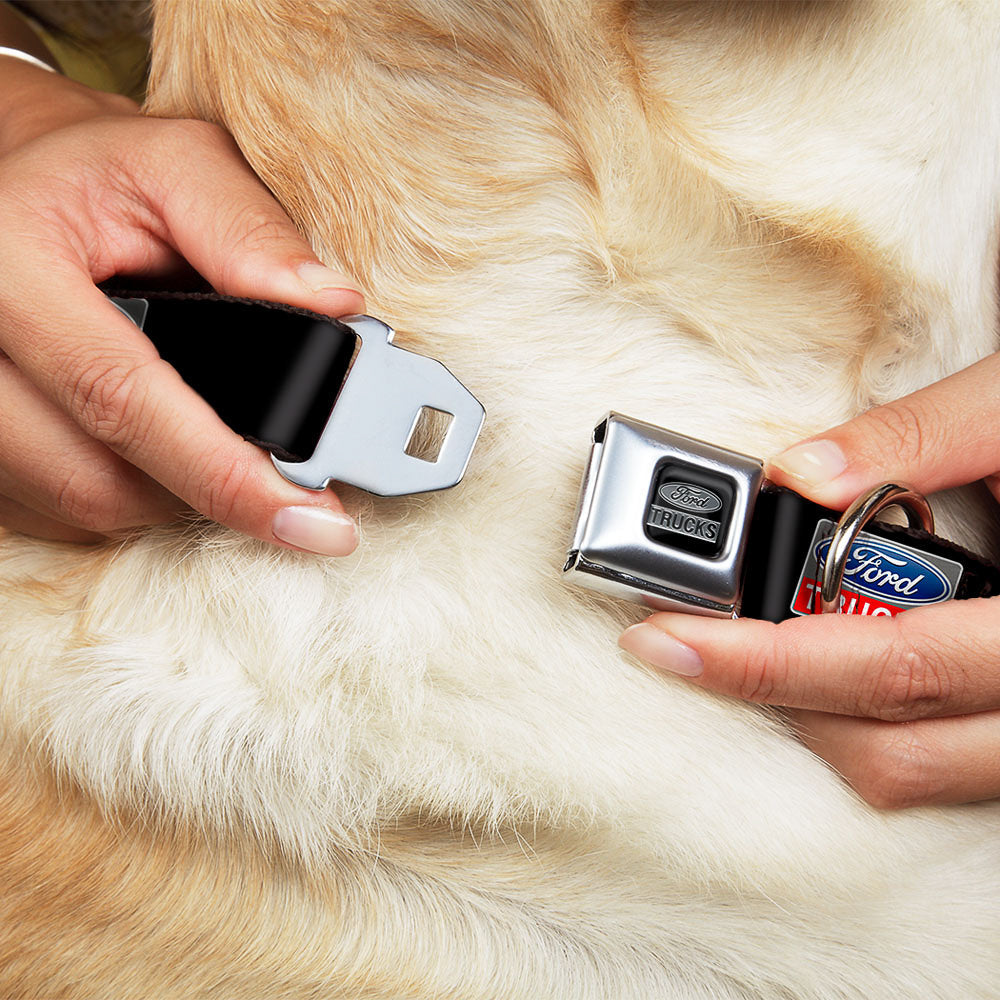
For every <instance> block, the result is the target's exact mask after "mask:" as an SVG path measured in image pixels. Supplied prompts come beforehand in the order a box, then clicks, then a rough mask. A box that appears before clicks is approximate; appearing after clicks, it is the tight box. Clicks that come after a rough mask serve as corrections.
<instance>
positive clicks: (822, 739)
mask: <svg viewBox="0 0 1000 1000" xmlns="http://www.w3.org/2000/svg"><path fill="white" fill-rule="evenodd" d="M766 471H767V474H768V477H769V478H770V479H772V480H773V481H775V482H777V483H779V484H780V485H784V486H788V487H790V488H792V489H794V490H796V491H797V492H799V493H801V494H803V495H805V496H807V497H809V499H811V500H815V501H816V502H818V503H821V504H823V505H825V506H827V507H832V508H835V509H838V510H842V509H844V508H845V507H846V506H847V505H848V504H849V503H850V502H851V501H852V500H854V498H855V497H857V496H859V495H860V494H861V493H863V492H865V491H866V490H868V489H869V488H870V487H872V486H874V485H876V484H878V483H879V482H882V481H885V480H891V481H895V482H903V483H906V484H908V485H911V486H914V487H915V488H916V489H918V490H919V491H921V492H923V493H931V492H933V491H935V490H940V489H945V488H947V487H950V486H956V485H959V484H962V483H968V482H971V481H973V480H976V479H980V478H984V477H985V478H986V482H987V485H988V486H989V488H990V490H991V491H992V493H993V496H994V497H995V498H996V499H998V500H1000V476H998V475H997V473H998V471H1000V354H995V355H992V356H991V357H989V358H986V359H985V360H983V361H981V362H979V363H978V364H975V365H973V366H972V367H970V368H967V369H965V370H964V371H961V372H958V373H957V374H955V375H952V376H950V377H949V378H946V379H944V380H943V381H941V382H937V383H935V384H934V385H932V386H929V387H928V388H926V389H923V390H921V391H919V392H916V393H913V394H912V395H910V396H907V397H905V398H904V399H901V400H899V401H897V402H894V403H890V404H888V405H886V406H880V407H878V408H876V409H874V410H871V411H869V412H868V413H865V414H863V415H862V416H860V417H858V418H857V419H855V420H852V421H849V422H848V423H846V424H842V425H841V426H839V427H836V428H834V429H833V430H831V431H828V432H827V433H825V434H822V435H818V436H817V437H816V438H812V439H810V440H808V441H806V442H803V443H802V444H799V445H796V446H794V447H792V448H790V449H788V450H787V451H785V452H783V453H782V454H781V455H779V456H778V457H777V458H775V459H774V460H773V461H772V462H771V463H770V465H769V466H768V468H767V470H766ZM619 641H620V644H621V645H622V647H623V648H625V649H626V650H628V651H629V652H632V653H634V654H635V655H637V656H639V657H641V658H642V659H644V660H646V661H648V662H649V663H651V664H653V665H654V666H657V667H660V668H662V669H665V670H670V671H673V672H675V673H678V674H680V675H683V676H686V677H688V678H689V679H690V680H691V681H692V682H693V683H695V684H698V685H700V686H702V687H706V688H710V689H712V690H714V691H719V692H722V693H724V694H729V695H733V696H735V697H737V698H744V699H746V700H748V701H753V702H760V703H764V704H768V705H779V706H785V707H787V708H788V709H789V712H788V716H789V717H790V719H791V720H792V722H793V724H794V725H795V727H796V729H797V731H798V732H799V734H800V735H801V737H802V739H803V740H804V741H805V743H806V744H807V745H808V746H809V747H810V748H811V749H812V750H813V751H814V752H815V753H817V754H818V755H819V756H820V757H823V758H824V759H825V760H827V761H828V762H829V763H830V764H832V765H833V766H834V767H835V768H836V769H837V770H838V771H839V772H840V773H841V774H842V775H843V776H844V777H845V778H846V779H847V780H848V781H849V782H850V783H851V784H852V785H853V786H854V787H855V788H856V789H857V791H858V792H859V793H860V794H861V795H862V796H863V797H864V798H865V799H867V800H868V801H869V802H870V803H872V804H873V805H876V806H880V807H883V808H898V807H903V806H909V805H917V804H931V803H955V802H970V801H974V800H978V799H987V798H994V797H996V796H1000V598H991V599H989V600H983V599H979V600H965V601H951V602H947V603H944V604H936V605H931V606H929V607H924V608H915V609H912V610H909V611H905V612H903V613H901V614H899V615H897V616H896V617H894V618H887V617H861V616H855V615H843V616H841V615H817V616H808V617H803V618H795V619H792V620H789V621H785V622H781V623H780V624H777V625H774V624H771V623H770V622H761V621H753V620H750V619H741V620H738V621H723V620H716V619H709V618H699V617H696V616H693V615H681V614H663V613H661V614H654V615H653V616H652V617H650V618H649V619H648V620H647V621H646V622H643V623H641V624H639V625H634V626H632V628H630V629H627V630H626V631H625V633H624V634H623V635H622V637H621V639H620V640H619Z"/></svg>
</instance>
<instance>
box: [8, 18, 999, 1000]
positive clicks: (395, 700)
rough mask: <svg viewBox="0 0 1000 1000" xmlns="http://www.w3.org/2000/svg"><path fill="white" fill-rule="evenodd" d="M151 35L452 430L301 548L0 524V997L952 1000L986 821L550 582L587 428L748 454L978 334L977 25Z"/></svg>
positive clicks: (867, 21) (161, 72) (968, 346)
mask: <svg viewBox="0 0 1000 1000" xmlns="http://www.w3.org/2000/svg"><path fill="white" fill-rule="evenodd" d="M156 13H157V22H156V38H155V53H154V55H155V59H154V72H153V80H152V91H151V97H150V105H149V106H150V110H151V111H152V112H153V113H155V114H159V115H169V116H192V117H199V118H204V119H208V120H210V121H215V122H219V123H221V124H223V125H224V126H225V127H226V128H227V129H229V130H230V131H231V132H232V133H233V135H234V136H235V137H236V139H237V140H238V142H239V143H240V145H241V147H242V148H243V150H244V152H245V153H246V155H247V157H248V159H249V161H250V163H251V164H252V165H253V166H254V168H255V169H256V170H257V171H258V172H259V174H260V175H261V177H263V179H264V180H265V181H266V182H267V183H268V185H269V186H270V187H271V188H272V190H274V192H275V193H276V195H277V197H278V198H279V200H280V201H281V202H282V204H283V205H284V206H285V207H286V209H287V210H288V211H289V212H290V214H291V215H292V216H293V218H294V219H295V220H296V221H297V222H298V223H299V224H300V225H301V227H302V228H303V230H304V231H305V232H306V233H307V234H308V235H309V236H310V238H311V239H312V241H313V243H314V245H315V247H316V248H317V250H318V252H319V253H320V255H321V256H322V257H323V258H324V259H325V260H326V261H327V262H329V263H331V264H333V265H336V266H338V267H341V268H344V269H346V270H347V271H348V272H349V273H353V274H354V275H356V276H357V278H358V279H359V281H360V283H361V285H362V287H364V288H365V289H366V290H367V292H368V303H369V310H370V311H371V312H372V313H373V314H375V315H378V316H381V317H383V318H384V319H386V320H387V321H388V322H391V323H392V324H393V325H394V326H395V327H396V328H397V329H398V331H399V334H398V339H397V342H398V343H400V344H401V345H403V346H412V347H413V348H415V349H417V350H420V351H424V352H427V353H431V354H433V355H435V356H437V357H440V358H441V359H443V360H444V361H445V363H446V364H447V365H448V366H449V367H450V368H451V369H452V370H453V371H454V372H456V374H458V375H459V377H460V378H461V379H462V380H463V381H464V382H465V383H466V384H467V385H468V386H469V387H470V388H471V389H472V391H473V392H474V393H475V394H476V395H477V396H478V397H479V398H480V399H481V400H482V401H483V402H484V404H485V406H486V409H487V413H488V416H487V423H486V426H485V429H484V433H483V437H482V439H481V443H480V445H479V448H478V450H477V452H476V454H475V456H474V459H473V462H472V465H471V468H470V470H469V474H468V476H467V479H466V481H465V482H464V483H463V484H462V485H461V486H459V487H458V488H456V489H454V490H452V491H450V492H448V493H444V494H436V495H428V496H419V497H411V498H405V499H400V500H379V499H373V498H371V497H368V496H365V495H362V494H359V493H356V492H352V491H350V490H345V491H344V493H343V496H344V498H345V503H346V505H347V507H348V509H349V510H351V511H352V512H353V513H356V514H357V515H358V516H359V517H360V521H361V525H362V534H363V538H362V542H361V545H360V548H359V550H358V552H357V553H356V554H355V555H354V556H352V557H350V558H347V559H323V558H319V557H316V558H313V557H310V556H307V555H299V554H295V553H291V552H288V551H280V550H277V549H272V548H268V547H267V546H265V545H262V544H258V543H256V542H254V541H250V540H247V539H245V538H242V537H237V536H236V535H234V534H231V533H229V532H226V531H223V530H221V529H217V528H215V527H213V526H210V525H204V524H202V525H196V526H194V527H192V526H190V525H189V526H186V527H185V526H178V527H176V528H172V529H159V530H152V531H149V532H147V533H145V534H142V535H140V536H139V537H136V538H133V539H130V540H128V541H127V542H125V543H124V544H111V545H108V546H106V547H103V548H99V549H93V548H81V547H73V546H69V545H57V544H50V543H42V542H38V541H33V540H30V539H27V538H21V537H15V536H8V537H6V538H4V540H3V542H2V544H0V616H2V622H3V632H2V638H0V713H2V716H0V719H2V748H3V761H2V766H3V772H2V782H0V886H2V887H3V888H2V892H0V995H2V996H3V997H4V998H11V1000H13V998H22V997H23V998H28V997H31V998H42V997H44V998H54V997H65V998H79V1000H82V998H86V1000H124V998H131V997H136V998H140V997H142V998H157V1000H166V998H175V997H176V998H182V997H183V998H194V997H199V998H200V997H212V998H226V1000H249V998H254V1000H263V998H279V997H280V998H320V997H323V998H421V1000H429V998H446V997H447V998H456V1000H459V998H460V1000H480V998H484V1000H485V998H497V1000H500V998H503V1000H515V998H524V1000H547V998H558V1000H609V998H622V1000H625V998H635V1000H654V998H657V1000H659V998H662V1000H668V998H669V1000H695V998H705V1000H730V998H731V1000H736V998H740V1000H748V998H758V1000H764V998H766V1000H779V998H780V1000H788V998H793V997H794V998H798V1000H821V998H822V1000H832V998H866V1000H872V998H875V1000H881V998H885V1000H890V998H891V1000H896V998H900V997H907V998H915V1000H916V998H918V1000H931V998H949V1000H969V998H976V997H979V998H986V997H997V996H1000V804H997V803H990V804H979V805H974V806H968V807H963V808H951V809H913V810H909V811H901V812H880V811H877V810H875V809H873V808H871V807H869V806H867V805H866V804H864V802H863V801H862V800H861V799H860V797H859V796H858V795H857V794H855V793H854V792H853V791H852V790H850V789H849V788H848V787H847V786H846V784H845V783H844V782H843V781H841V779H840V778H839V777H838V776H837V775H836V774H834V773H832V772H831V771H830V770H829V769H828V768H827V767H826V766H825V765H824V764H823V763H822V762H821V761H819V760H818V759H817V758H815V757H814V756H813V755H812V754H811V753H809V752H808V751H807V750H806V749H805V748H804V747H803V746H802V745H800V744H799V743H798V742H797V741H796V739H795V738H794V737H793V736H792V735H791V734H790V733H789V731H788V730H787V729H786V727H785V726H784V725H783V723H782V722H781V719H780V717H778V716H777V715H774V714H772V713H769V712H768V711H766V710H761V709H760V708H757V707H754V706H750V705H747V704H743V703H741V702H735V701H732V700H728V699H724V698H721V697H716V696H713V695H711V694H709V693H706V692H705V691H702V690H697V689H694V688H692V687H690V686H687V685H685V684H684V683H683V682H682V681H676V680H673V679H670V678H666V677H663V676H660V675H658V674H654V673H653V672H651V671H650V670H648V669H645V668H644V667H643V666H642V665H641V664H639V663H637V662H635V661H634V660H632V659H631V658H629V657H628V656H626V655H625V654H624V653H622V652H620V651H619V650H618V649H617V648H616V645H615V639H616V637H617V635H618V632H619V630H620V629H621V628H622V627H623V626H624V625H626V624H628V623H630V622H632V621H635V620H638V618H639V617H640V616H641V610H639V609H637V608H636V607H634V606H628V605H624V604H619V603H616V602H614V601H611V600H606V599H602V598H599V597H597V596H595V595H593V594H590V593H588V592H584V591H580V590H573V589H570V588H568V587H566V586H565V585H564V584H563V583H562V581H561V579H560V566H561V563H562V559H563V556H564V553H565V549H566V545H567V541H568V535H569V531H570V524H571V518H572V514H573V509H574V504H575V500H576V493H577V487H578V483H579V478H580V474H581V470H582V467H583V462H584V460H585V458H586V454H587V450H588V444H589V435H590V430H591V428H592V427H593V425H594V423H595V422H596V421H597V420H598V419H599V418H600V417H601V416H602V414H603V413H604V412H605V411H606V410H608V409H616V410H619V411H621V412H624V413H627V414H630V415H633V416H635V417H638V418H641V419H644V420H648V421H651V422H654V423H659V424H662V425H665V426H668V427H670V428H673V429H675V430H677V431H681V432H684V433H690V434H693V435H695V436H700V437H703V438H706V439H708V440H711V441H713V442H716V443H719V444H723V445H726V446H730V447H735V448H737V449H739V450H742V451H746V452H749V453H751V454H757V455H764V454H769V453H773V452H774V451H775V450H776V449H777V448H779V447H780V446H783V445H785V444H787V443H790V442H792V441H793V440H795V439H797V438H799V437H800V436H803V435H805V434H807V433H811V432H814V431H817V430H820V429H822V428H824V427H826V426H829V425H832V424H835V423H837V422H839V421H841V420H844V419H846V418H848V417H850V416H851V415H853V414H855V413H858V412H859V411H860V410H862V409H864V408H866V407H868V406H870V405H871V404H873V403H877V402H880V401H885V400H889V399H893V398H896V397H899V396H901V395H903V394H905V393H906V392H908V391H910V390H912V389H914V388H916V387H918V386H921V385H924V384H926V383H928V382H930V381H933V380H935V379H937V378H939V377H941V376H943V375H944V374H946V373H948V372H951V371H953V370H955V369H957V368H960V367H962V366H964V365H966V364H968V363H970V362H972V361H974V360H975V359H977V358H980V357H982V356H983V355H985V354H987V353H989V352H990V351H993V350H995V349H996V348H997V346H998V344H997V232H998V230H997V208H998V204H1000V114H998V112H997V107H998V100H1000V59H998V58H997V53H998V52H1000V9H998V8H997V7H996V6H994V5H991V4H975V3H958V2H956V3H945V2H934V0H927V2H923V3H909V2H885V3H867V2H858V3H850V4H820V3H787V4H774V5H772V4H766V3H759V4H748V5H745V6H743V5H730V4H721V3H720V4H706V5H697V4H695V5H689V4H683V5H678V6H668V5H665V4H659V3H621V4H619V3H613V2H610V0H608V2H588V0H548V2H539V3H531V4H529V3H527V2H509V3H501V2H492V3H481V2H474V0H400V2H395V0H393V2H391V3H385V4H381V5H379V4H372V3H346V2H332V3H305V2H303V0H267V2H266V3H260V2H259V0H217V2H214V3H211V4H206V3H195V2H192V0H160V2H159V3H158V4H157V8H156ZM891 446H892V442H891V441H887V447H891ZM937 509H938V512H939V519H940V520H941V521H942V522H943V526H944V528H945V531H946V533H948V534H950V535H951V536H952V537H954V538H956V539H957V540H960V541H963V542H965V543H967V544H970V545H972V546H973V547H977V548H979V549H981V550H982V549H983V548H984V546H988V545H994V543H995V541H996V540H995V539H994V538H991V536H990V521H989V515H988V514H987V513H986V512H985V511H986V508H985V507H981V506H980V505H979V504H978V501H977V498H976V496H975V495H974V494H969V495H967V496H965V497H958V496H956V497H951V498H950V499H949V500H948V501H947V502H942V503H940V504H938V508H937ZM993 516H994V521H995V515H993ZM994 551H996V548H995V546H994ZM897 763H898V764H899V765H900V766H903V765H905V759H900V760H899V761H896V760H895V759H894V758H893V748H892V747H887V748H886V762H885V764H882V763H880V762H879V761H875V762H873V768H874V769H875V773H876V775H880V776H881V778H880V779H879V780H883V781H887V780H890V776H891V775H892V774H894V773H896V772H895V767H896V764H897ZM903 773H904V774H905V771H904V772H903ZM904 780H905V779H904Z"/></svg>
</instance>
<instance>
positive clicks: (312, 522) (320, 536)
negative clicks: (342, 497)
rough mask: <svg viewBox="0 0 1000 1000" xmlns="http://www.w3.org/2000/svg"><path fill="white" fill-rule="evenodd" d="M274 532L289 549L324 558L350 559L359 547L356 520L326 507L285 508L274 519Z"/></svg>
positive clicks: (272, 523)
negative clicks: (340, 557)
mask: <svg viewBox="0 0 1000 1000" xmlns="http://www.w3.org/2000/svg"><path fill="white" fill-rule="evenodd" d="M271 531H273V532H274V537H275V538H280V539H281V541H283V542H288V544H289V545H294V546H295V547H296V548H299V549H306V550H307V551H309V552H317V553H319V554H320V555H322V556H347V555H350V554H351V553H352V552H353V551H354V550H355V548H357V544H358V526H357V525H356V524H355V523H354V521H353V519H352V518H350V517H348V516H347V515H346V514H335V513H334V512H333V511H332V510H324V509H323V508H322V507H282V508H281V510H279V511H278V513H277V514H275V515H274V520H273V521H272V522H271Z"/></svg>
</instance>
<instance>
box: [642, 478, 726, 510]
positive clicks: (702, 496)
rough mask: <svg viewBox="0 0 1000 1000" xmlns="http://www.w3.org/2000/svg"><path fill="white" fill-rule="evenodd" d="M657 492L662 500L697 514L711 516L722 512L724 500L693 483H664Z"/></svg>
mask: <svg viewBox="0 0 1000 1000" xmlns="http://www.w3.org/2000/svg"><path fill="white" fill-rule="evenodd" d="M657 492H658V493H659V494H660V499H661V500H664V501H666V502H667V503H669V504H671V505H672V506H674V507H680V509H681V510H690V511H692V512H693V513H695V514H711V513H713V512H714V511H717V510H722V500H721V499H720V498H719V497H717V496H716V495H715V494H714V493H713V492H712V491H711V490H706V489H705V487H704V486H693V485H692V484H691V483H662V484H661V485H660V488H659V490H658V491H657Z"/></svg>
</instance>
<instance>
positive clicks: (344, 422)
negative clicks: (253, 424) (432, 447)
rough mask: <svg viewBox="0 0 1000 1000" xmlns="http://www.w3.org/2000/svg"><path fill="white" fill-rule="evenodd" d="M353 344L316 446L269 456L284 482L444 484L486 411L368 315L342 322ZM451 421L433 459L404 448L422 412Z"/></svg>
mask: <svg viewBox="0 0 1000 1000" xmlns="http://www.w3.org/2000/svg"><path fill="white" fill-rule="evenodd" d="M340 323H342V324H343V325H344V326H346V327H349V328H350V329H351V330H352V331H353V332H354V334H355V335H356V336H357V338H358V341H359V344H358V347H357V351H356V353H355V356H354V361H353V363H352V364H351V367H350V370H349V371H348V373H347V377H346V379H345V380H344V384H343V387H342V388H341V390H340V393H339V394H338V396H337V400H336V403H335V404H334V407H333V412H332V413H331V414H330V418H329V420H328V421H327V423H326V426H325V427H324V428H323V432H322V434H321V435H320V438H319V442H318V443H317V445H316V449H315V451H314V452H313V454H312V455H311V457H310V458H308V459H307V460H306V461H304V462H288V461H283V460H282V459H279V458H277V457H276V456H274V455H272V456H271V461H272V462H273V463H274V465H275V468H277V470H278V471H279V472H280V473H281V474H282V475H283V476H284V477H285V478H286V479H288V480H290V481H291V482H293V483H296V484H297V485H299V486H305V487H307V488H308V489H312V490H322V489H324V488H325V487H326V485H327V484H328V483H329V482H330V481H331V480H334V481H337V482H344V483H351V484H352V485H354V486H360V487H361V488H362V489H363V490H367V491H368V492H369V493H374V494H376V495H378V496H402V495H405V494H410V493H425V492H429V491H431V490H443V489H448V488H449V487H451V486H455V485H456V484H457V483H459V482H460V481H461V479H462V477H463V476H464V475H465V470H466V468H467V466H468V464H469V459H470V458H471V457H472V450H473V448H474V447H475V444H476V439H477V438H478V437H479V431H480V429H481V428H482V426H483V421H484V419H485V417H486V411H485V410H484V409H483V406H482V404H481V403H480V402H479V400H477V399H476V397H475V396H473V395H472V393H471V392H469V390H468V389H467V388H466V387H465V386H464V385H463V384H462V383H461V382H460V381H459V380H458V379H457V378H456V377H455V376H454V375H452V373H451V372H450V371H448V369H447V368H445V366H444V365H443V364H441V362H440V361H437V360H435V359H434V358H430V357H427V356H426V355H423V354H416V353H415V352H413V351H407V350H404V349H403V348H401V347H397V346H396V345H395V344H393V342H392V341H393V337H394V336H395V331H394V330H393V329H392V327H390V326H387V325H386V324H385V323H383V322H382V321H381V320H378V319H375V318H374V317H372V316H345V317H343V318H342V319H341V320H340ZM425 410H434V411H437V412H438V413H440V414H443V415H444V416H445V417H450V418H451V421H450V424H449V426H448V430H447V432H446V434H445V435H444V439H443V441H442V443H441V446H440V450H439V452H438V454H437V456H436V458H435V459H434V460H433V461H427V460H425V459H423V458H420V457H418V456H416V455H412V454H410V453H409V452H408V451H407V444H408V442H409V441H410V440H411V438H412V436H413V434H414V432H415V430H416V429H417V423H418V420H419V419H420V416H421V413H422V412H423V411H425Z"/></svg>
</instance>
